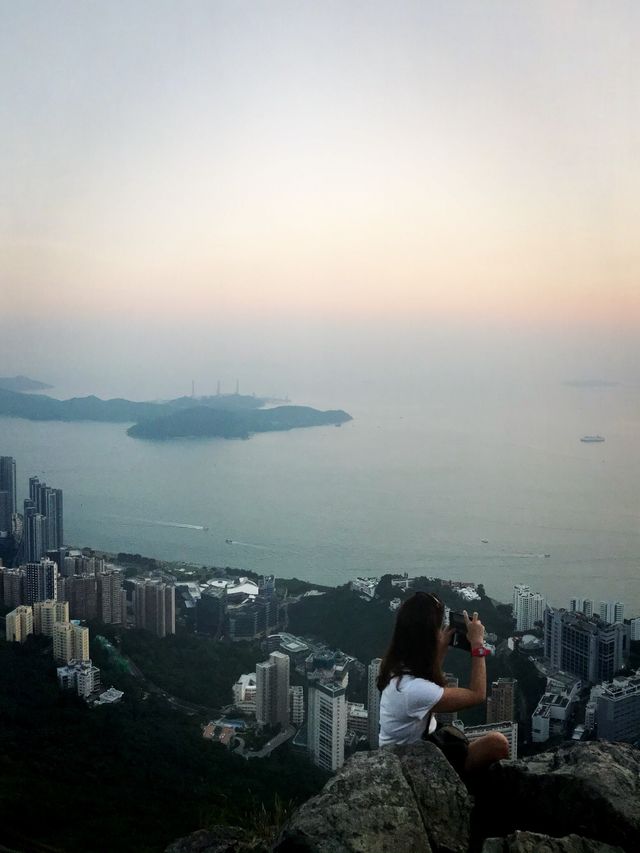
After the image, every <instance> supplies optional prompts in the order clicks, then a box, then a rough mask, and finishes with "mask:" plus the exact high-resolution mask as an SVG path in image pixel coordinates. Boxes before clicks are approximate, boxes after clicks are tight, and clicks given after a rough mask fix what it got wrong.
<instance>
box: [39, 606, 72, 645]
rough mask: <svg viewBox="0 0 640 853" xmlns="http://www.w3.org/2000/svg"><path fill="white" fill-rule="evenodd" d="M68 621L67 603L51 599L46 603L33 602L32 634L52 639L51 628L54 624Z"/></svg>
mask: <svg viewBox="0 0 640 853" xmlns="http://www.w3.org/2000/svg"><path fill="white" fill-rule="evenodd" d="M68 621H69V602H68V601H55V600H54V599H52V598H49V599H47V600H46V601H34V602H33V633H34V634H43V635H44V636H45V637H53V626H54V625H55V624H56V622H68Z"/></svg>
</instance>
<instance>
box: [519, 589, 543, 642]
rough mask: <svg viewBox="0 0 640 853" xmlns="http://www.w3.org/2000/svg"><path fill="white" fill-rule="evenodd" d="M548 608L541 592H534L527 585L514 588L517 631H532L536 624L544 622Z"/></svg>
mask: <svg viewBox="0 0 640 853" xmlns="http://www.w3.org/2000/svg"><path fill="white" fill-rule="evenodd" d="M546 606H547V602H546V599H545V598H544V596H543V595H541V594H540V593H539V592H532V590H531V587H529V586H528V585H527V584H516V585H515V586H514V588H513V618H514V619H515V620H516V631H530V630H531V629H532V628H533V626H534V625H535V623H536V622H542V620H543V618H544V611H545V608H546Z"/></svg>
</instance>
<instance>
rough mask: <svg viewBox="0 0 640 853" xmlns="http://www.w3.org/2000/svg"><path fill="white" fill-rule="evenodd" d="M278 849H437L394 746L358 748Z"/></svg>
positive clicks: (339, 852) (301, 852)
mask: <svg viewBox="0 0 640 853" xmlns="http://www.w3.org/2000/svg"><path fill="white" fill-rule="evenodd" d="M274 851H277V853H399V851H407V853H409V851H411V853H433V851H432V848H431V845H430V844H429V839H428V837H427V834H426V832H425V828H424V825H423V822H422V817H421V815H420V812H419V811H418V806H417V805H416V801H415V799H414V797H413V793H412V791H411V788H410V787H409V784H408V782H407V780H406V779H405V777H404V774H403V772H402V765H401V762H400V758H399V757H398V756H397V755H395V754H394V753H393V752H392V751H391V750H384V749H382V750H378V751H377V752H360V753H356V755H354V756H353V758H351V759H350V760H349V761H348V762H347V763H346V764H345V765H344V767H343V768H342V770H341V771H340V772H339V774H338V775H337V776H335V777H334V778H333V779H331V780H330V781H329V782H328V783H327V785H326V786H325V788H324V791H323V792H322V793H321V794H319V795H318V796H317V797H313V798H312V799H311V800H309V801H308V802H307V803H305V804H304V805H303V806H302V807H301V808H300V810H299V811H298V812H297V813H296V814H295V815H294V816H293V818H292V820H291V821H290V822H289V823H288V824H287V826H286V827H285V828H284V830H283V832H282V834H281V836H280V838H279V840H278V842H277V843H276V845H275V847H274Z"/></svg>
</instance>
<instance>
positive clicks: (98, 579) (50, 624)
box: [0, 456, 175, 704]
mask: <svg viewBox="0 0 640 853" xmlns="http://www.w3.org/2000/svg"><path fill="white" fill-rule="evenodd" d="M2 556H8V557H9V560H10V561H11V562H12V563H13V564H14V565H15V567H14V568H11V567H7V566H3V564H2V558H1V557H2ZM16 564H17V565H16ZM127 587H128V589H127ZM127 592H129V596H128V595H127ZM0 605H3V606H4V607H5V608H13V609H10V610H9V612H8V613H7V614H6V617H5V635H6V639H7V640H8V641H9V642H18V643H24V642H25V641H26V640H27V638H28V637H29V636H30V635H41V636H45V637H48V638H50V640H51V646H52V654H53V659H54V661H55V662H56V663H57V664H59V666H58V669H57V676H58V683H59V685H60V687H61V689H64V690H73V691H74V692H76V693H77V694H78V695H79V696H82V697H83V698H84V699H86V700H87V701H92V702H98V703H99V704H104V703H111V702H114V701H118V700H119V699H120V698H121V696H122V693H121V691H118V690H116V689H115V688H113V687H112V688H110V689H109V690H107V691H102V690H101V684H100V670H99V669H98V667H96V666H94V665H93V663H92V661H91V658H90V656H89V628H88V627H87V626H86V625H83V624H82V623H83V622H86V621H91V620H98V621H100V622H102V623H105V624H115V625H125V626H126V625H127V624H133V625H135V626H136V627H139V628H145V629H147V630H149V631H152V632H153V633H154V634H156V635H157V636H159V637H164V636H165V635H167V634H172V633H175V587H174V586H173V585H172V584H167V583H165V582H164V580H163V579H162V578H143V579H139V578H136V579H133V580H125V579H124V575H123V573H122V571H120V570H119V569H117V568H116V567H114V566H110V565H108V564H106V563H105V561H104V559H102V558H99V557H95V556H87V555H85V554H82V553H81V552H76V551H70V550H68V549H67V548H65V546H64V524H63V496H62V491H61V490H60V489H55V488H52V487H50V486H47V484H46V483H43V482H41V481H40V480H39V478H38V477H31V478H30V479H29V497H28V498H27V499H26V500H25V501H24V512H23V513H22V514H21V513H19V512H18V511H17V495H16V464H15V459H13V457H10V456H2V457H0Z"/></svg>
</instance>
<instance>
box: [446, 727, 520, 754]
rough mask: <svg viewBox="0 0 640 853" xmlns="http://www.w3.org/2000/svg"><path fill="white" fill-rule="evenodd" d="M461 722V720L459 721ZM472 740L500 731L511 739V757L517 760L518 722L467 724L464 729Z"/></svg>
mask: <svg viewBox="0 0 640 853" xmlns="http://www.w3.org/2000/svg"><path fill="white" fill-rule="evenodd" d="M458 723H459V721H458ZM463 731H464V733H465V735H466V736H467V737H468V738H469V740H470V741H472V742H473V741H474V740H477V738H479V737H482V736H483V735H486V734H488V733H489V732H500V734H502V735H504V736H505V737H506V739H507V740H508V741H509V758H510V759H512V760H515V759H516V758H517V757H518V724H517V723H514V722H503V723H486V724H485V725H483V726H465V727H464V729H463Z"/></svg>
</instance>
